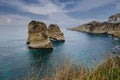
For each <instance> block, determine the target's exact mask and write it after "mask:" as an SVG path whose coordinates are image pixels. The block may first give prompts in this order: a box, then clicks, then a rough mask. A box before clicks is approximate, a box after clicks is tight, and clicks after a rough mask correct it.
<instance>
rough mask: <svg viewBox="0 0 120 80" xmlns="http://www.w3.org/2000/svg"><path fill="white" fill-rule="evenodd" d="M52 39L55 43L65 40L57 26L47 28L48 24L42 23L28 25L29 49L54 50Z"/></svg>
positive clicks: (32, 22)
mask: <svg viewBox="0 0 120 80" xmlns="http://www.w3.org/2000/svg"><path fill="white" fill-rule="evenodd" d="M61 34H62V35H61ZM50 38H53V39H55V41H59V40H64V35H63V33H62V32H61V30H60V28H59V27H58V26H57V25H50V26H49V27H48V28H47V26H46V24H45V23H43V22H40V21H31V22H30V23H29V24H28V39H27V45H28V48H32V49H52V48H53V44H52V42H51V41H50Z"/></svg>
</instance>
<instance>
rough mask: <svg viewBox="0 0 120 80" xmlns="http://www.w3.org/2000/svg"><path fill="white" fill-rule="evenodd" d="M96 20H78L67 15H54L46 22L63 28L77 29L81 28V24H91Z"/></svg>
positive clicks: (49, 16)
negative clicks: (90, 22)
mask: <svg viewBox="0 0 120 80" xmlns="http://www.w3.org/2000/svg"><path fill="white" fill-rule="evenodd" d="M91 20H94V19H83V20H82V19H76V18H72V17H70V16H68V15H67V14H64V13H54V14H50V15H48V18H47V19H46V20H44V21H45V22H46V23H48V24H51V23H53V24H58V25H60V26H61V27H76V26H79V25H80V24H83V23H86V22H89V21H91Z"/></svg>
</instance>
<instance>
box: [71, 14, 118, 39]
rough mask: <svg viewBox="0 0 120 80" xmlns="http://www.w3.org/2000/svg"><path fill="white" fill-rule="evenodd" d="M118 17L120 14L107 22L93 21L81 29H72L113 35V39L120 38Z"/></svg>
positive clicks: (80, 27)
mask: <svg viewBox="0 0 120 80" xmlns="http://www.w3.org/2000/svg"><path fill="white" fill-rule="evenodd" d="M118 17H119V16H118V14H116V15H114V16H111V17H109V20H108V21H107V22H97V21H92V22H89V23H87V24H83V25H81V26H79V27H75V28H72V29H71V30H75V31H82V32H87V33H98V34H102V33H106V34H110V35H112V36H113V37H118V38H120V22H119V19H118ZM116 18H117V20H116Z"/></svg>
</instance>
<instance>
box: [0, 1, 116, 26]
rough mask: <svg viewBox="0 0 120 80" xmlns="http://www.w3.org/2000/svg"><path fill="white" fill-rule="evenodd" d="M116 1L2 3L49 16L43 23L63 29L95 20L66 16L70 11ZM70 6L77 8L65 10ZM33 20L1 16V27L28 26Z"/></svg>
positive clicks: (85, 9)
mask: <svg viewBox="0 0 120 80" xmlns="http://www.w3.org/2000/svg"><path fill="white" fill-rule="evenodd" d="M115 1H116V0H82V1H78V2H77V3H75V2H65V3H61V2H58V1H56V2H52V1H50V0H38V3H33V4H26V3H24V2H23V1H21V0H14V2H12V1H11V0H2V1H1V2H3V3H5V4H7V5H11V6H14V7H16V8H18V10H21V11H23V12H29V13H32V14H39V15H45V16H47V18H46V19H41V21H43V22H45V23H47V24H51V23H55V24H58V25H61V26H63V27H66V26H67V27H73V26H78V25H80V24H83V23H86V22H89V21H91V20H94V19H84V20H81V19H76V18H73V17H71V16H69V15H67V14H66V12H69V11H87V10H91V9H94V8H97V7H100V6H104V5H107V4H111V3H112V2H115ZM69 4H75V6H74V7H73V8H71V9H69V10H65V7H66V6H67V5H69ZM30 20H32V19H30V18H27V17H22V16H18V15H0V25H1V24H2V25H10V24H11V25H18V24H24V25H27V24H28V22H29V21H30Z"/></svg>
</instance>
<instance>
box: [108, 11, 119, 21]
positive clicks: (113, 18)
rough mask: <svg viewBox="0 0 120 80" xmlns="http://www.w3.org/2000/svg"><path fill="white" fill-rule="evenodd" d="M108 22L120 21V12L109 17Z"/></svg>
mask: <svg viewBox="0 0 120 80" xmlns="http://www.w3.org/2000/svg"><path fill="white" fill-rule="evenodd" d="M108 22H109V23H119V22H120V13H118V14H116V15H112V16H110V17H109V19H108Z"/></svg>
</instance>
